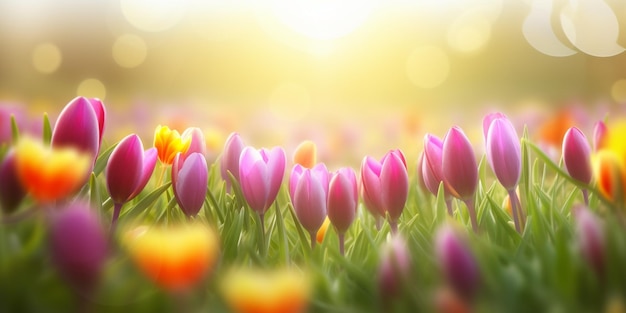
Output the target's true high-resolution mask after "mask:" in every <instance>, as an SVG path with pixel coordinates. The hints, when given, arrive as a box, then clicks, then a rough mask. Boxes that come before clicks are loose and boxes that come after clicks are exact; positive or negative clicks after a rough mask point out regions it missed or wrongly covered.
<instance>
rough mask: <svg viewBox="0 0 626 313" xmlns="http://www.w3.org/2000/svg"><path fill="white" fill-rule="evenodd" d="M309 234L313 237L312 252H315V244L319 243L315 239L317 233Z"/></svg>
mask: <svg viewBox="0 0 626 313" xmlns="http://www.w3.org/2000/svg"><path fill="white" fill-rule="evenodd" d="M309 234H310V235H311V250H313V249H315V243H317V241H316V238H315V237H316V235H317V232H316V231H312V232H309Z"/></svg>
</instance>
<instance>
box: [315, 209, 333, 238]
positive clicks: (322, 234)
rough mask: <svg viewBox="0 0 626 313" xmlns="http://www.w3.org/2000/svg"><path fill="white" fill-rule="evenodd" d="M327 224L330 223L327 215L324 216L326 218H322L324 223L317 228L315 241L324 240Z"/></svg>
mask: <svg viewBox="0 0 626 313" xmlns="http://www.w3.org/2000/svg"><path fill="white" fill-rule="evenodd" d="M329 225H330V219H329V218H328V216H326V219H325V220H324V224H322V226H321V227H320V229H318V230H317V236H316V237H315V239H316V240H317V243H320V244H321V243H322V241H324V237H326V231H327V230H328V226H329Z"/></svg>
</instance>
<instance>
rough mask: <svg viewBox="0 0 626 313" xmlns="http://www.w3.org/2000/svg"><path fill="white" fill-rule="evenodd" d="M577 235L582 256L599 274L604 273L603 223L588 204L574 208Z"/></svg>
mask: <svg viewBox="0 0 626 313" xmlns="http://www.w3.org/2000/svg"><path fill="white" fill-rule="evenodd" d="M574 216H575V217H576V235H577V236H576V237H577V238H578V246H579V249H580V253H581V255H582V257H583V258H584V259H585V260H586V261H587V263H589V266H591V268H592V269H593V270H594V271H595V272H596V274H598V276H600V277H601V276H602V275H603V274H604V260H605V253H604V250H605V244H604V232H603V229H602V224H601V223H600V221H599V220H598V218H597V217H596V216H595V215H594V214H593V213H592V212H591V211H590V210H589V208H587V207H586V206H578V207H576V208H574Z"/></svg>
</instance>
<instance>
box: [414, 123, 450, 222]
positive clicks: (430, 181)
mask: <svg viewBox="0 0 626 313" xmlns="http://www.w3.org/2000/svg"><path fill="white" fill-rule="evenodd" d="M442 152H443V141H441V139H439V138H437V137H436V136H434V135H431V134H426V136H424V152H423V154H424V160H423V162H422V166H421V167H420V169H421V173H422V177H423V179H424V185H426V188H427V189H428V190H429V191H430V193H432V194H433V195H434V196H435V197H436V196H437V194H438V193H439V185H440V184H441V183H442V182H443V187H444V200H445V202H446V207H447V209H448V214H449V215H452V202H451V200H452V196H451V191H450V186H448V184H447V183H446V182H445V181H444V179H443V167H442V164H441V161H442V159H441V156H442Z"/></svg>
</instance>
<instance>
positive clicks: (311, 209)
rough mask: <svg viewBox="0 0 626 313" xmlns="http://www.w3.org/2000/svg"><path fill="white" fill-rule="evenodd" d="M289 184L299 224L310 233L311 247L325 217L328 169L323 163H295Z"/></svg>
mask: <svg viewBox="0 0 626 313" xmlns="http://www.w3.org/2000/svg"><path fill="white" fill-rule="evenodd" d="M290 186H293V195H292V198H291V202H292V203H293V208H294V211H295V212H296V216H297V217H298V221H300V224H302V226H303V227H304V228H305V229H306V230H308V231H309V234H310V235H311V247H314V246H315V237H316V234H317V230H318V229H319V228H320V226H322V224H323V223H324V219H325V218H326V205H327V195H328V170H327V169H326V166H325V165H324V164H323V163H319V164H317V165H316V166H315V167H314V168H312V169H308V168H303V167H302V165H300V164H296V165H295V166H294V169H293V170H292V175H291V179H290Z"/></svg>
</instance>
